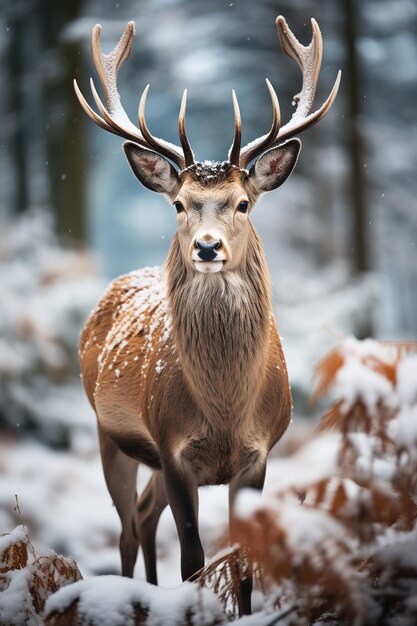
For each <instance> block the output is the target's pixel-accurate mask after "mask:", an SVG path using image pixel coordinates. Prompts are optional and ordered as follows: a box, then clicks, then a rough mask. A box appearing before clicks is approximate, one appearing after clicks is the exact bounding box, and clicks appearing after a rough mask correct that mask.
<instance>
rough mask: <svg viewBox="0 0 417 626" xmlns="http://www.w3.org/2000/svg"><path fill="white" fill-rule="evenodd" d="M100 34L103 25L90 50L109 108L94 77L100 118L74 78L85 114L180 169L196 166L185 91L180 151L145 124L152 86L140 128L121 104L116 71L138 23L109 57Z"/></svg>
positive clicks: (96, 28) (96, 29)
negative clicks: (166, 159)
mask: <svg viewBox="0 0 417 626" xmlns="http://www.w3.org/2000/svg"><path fill="white" fill-rule="evenodd" d="M100 33H101V26H100V25H99V24H96V26H94V28H93V32H92V40H91V48H92V54H93V61H94V66H95V68H96V71H97V74H98V76H99V78H100V83H101V86H102V89H103V93H104V97H105V100H106V106H104V104H103V102H102V101H101V99H100V96H99V95H98V93H97V90H96V87H95V85H94V81H93V79H92V78H91V79H90V86H91V91H92V94H93V97H94V100H95V103H96V105H97V108H98V110H99V112H100V114H101V115H98V114H97V113H96V112H95V111H94V109H92V108H91V107H90V105H89V104H88V102H87V100H86V99H85V98H84V96H83V94H82V93H81V91H80V89H79V87H78V84H77V81H76V80H75V79H74V89H75V93H76V95H77V97H78V100H79V101H80V104H81V106H82V107H83V109H84V111H85V112H86V113H87V115H88V116H89V117H90V118H91V119H92V120H93V121H94V122H95V123H96V124H98V125H99V126H101V127H102V128H104V129H105V130H107V131H109V132H110V133H114V134H115V135H118V136H119V137H124V138H125V139H130V140H132V141H135V142H136V143H138V144H140V145H142V146H145V147H146V148H151V149H152V150H155V151H156V152H158V153H159V154H162V155H164V156H166V157H168V158H169V159H171V161H173V162H174V163H176V164H177V165H178V167H179V168H180V169H184V168H185V167H189V166H190V165H193V164H194V162H195V161H194V154H193V151H192V149H191V146H190V144H189V142H188V139H187V135H186V132H185V102H186V91H185V92H184V96H183V100H182V104H181V110H180V116H179V120H178V129H179V136H180V141H181V145H182V150H181V148H179V147H178V146H174V145H173V144H171V143H168V142H167V141H164V140H163V139H158V138H156V137H154V136H153V135H152V134H151V133H150V131H149V130H148V127H147V125H146V121H145V104H146V96H147V94H148V90H149V85H147V86H146V87H145V89H144V91H143V94H142V97H141V100H140V104H139V129H138V128H136V126H135V125H134V124H132V122H131V121H130V119H129V117H128V116H127V114H126V111H125V110H124V108H123V106H122V104H121V102H120V95H119V92H118V90H117V72H118V71H119V68H120V66H121V65H122V63H124V61H126V59H127V58H128V57H129V55H130V51H131V49H132V42H133V37H134V36H135V23H134V22H129V23H128V24H127V26H126V28H125V30H124V32H123V34H122V36H121V37H120V40H119V42H118V44H117V45H116V47H115V48H114V50H113V51H112V52H111V53H110V54H103V52H102V51H101V46H100Z"/></svg>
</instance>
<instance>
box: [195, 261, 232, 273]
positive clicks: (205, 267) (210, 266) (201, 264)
mask: <svg viewBox="0 0 417 626" xmlns="http://www.w3.org/2000/svg"><path fill="white" fill-rule="evenodd" d="M224 264H225V261H224V260H221V259H219V260H218V261H216V260H215V261H194V267H195V269H196V270H197V272H201V273H203V274H215V273H216V272H221V270H222V269H223V265H224Z"/></svg>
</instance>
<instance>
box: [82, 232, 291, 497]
mask: <svg viewBox="0 0 417 626" xmlns="http://www.w3.org/2000/svg"><path fill="white" fill-rule="evenodd" d="M253 237H254V243H255V245H254V256H255V255H256V254H258V255H259V254H260V255H261V256H260V258H259V257H258V258H256V257H255V258H254V259H253V261H252V265H253V266H249V267H248V268H247V270H246V271H247V275H245V274H246V273H244V274H242V275H238V276H236V275H228V274H227V273H224V275H223V276H221V277H218V276H217V275H214V276H209V277H207V276H205V275H204V274H194V275H192V276H187V272H186V271H184V268H183V267H181V265H182V263H181V256H180V254H179V251H178V242H177V241H176V238H175V239H174V241H173V243H172V246H171V250H170V254H169V257H168V260H167V264H166V266H165V268H164V269H162V270H161V269H160V268H145V269H143V270H138V271H135V272H132V273H131V274H127V275H126V276H122V277H121V278H119V279H117V280H115V281H113V283H112V284H111V286H110V288H109V289H108V290H107V292H106V293H105V295H104V297H103V298H102V300H101V301H100V302H99V304H98V306H97V308H96V309H95V311H93V313H92V315H91V316H90V318H89V320H88V322H87V324H86V326H85V328H84V331H83V334H82V338H81V351H80V354H81V368H82V373H83V379H84V381H85V387H86V391H87V394H88V397H89V399H90V402H91V404H92V405H93V406H94V408H95V410H96V412H97V418H98V421H99V424H100V426H101V428H102V430H103V431H104V432H105V433H106V434H107V435H108V436H110V437H111V439H112V440H113V441H114V442H115V443H116V444H117V445H118V446H119V448H120V449H121V450H123V451H124V452H125V453H126V454H128V455H129V456H131V457H133V458H135V459H136V460H137V461H140V462H143V463H146V464H148V465H149V466H151V467H153V468H156V469H160V468H161V460H160V455H161V449H162V450H163V454H169V455H172V457H174V458H175V459H182V460H183V461H185V462H186V463H188V464H189V465H190V469H192V472H193V473H194V475H195V476H196V477H197V482H198V484H199V485H208V484H211V485H214V484H220V483H229V482H230V481H232V479H233V478H234V477H235V476H236V475H238V474H239V472H242V471H243V470H244V469H245V468H247V467H248V465H251V464H256V463H257V462H258V461H259V462H261V464H262V465H263V464H264V461H265V458H266V455H267V453H268V452H269V450H270V449H271V447H272V446H273V445H274V443H276V441H278V439H279V438H280V436H281V435H282V433H283V432H284V431H285V430H286V428H287V426H288V423H289V420H290V414H291V396H290V390H289V385H288V378H287V371H286V366H285V360H284V356H283V352H282V348H281V344H280V340H279V336H278V333H277V330H276V327H275V323H274V317H273V313H272V310H271V304H270V292H269V277H268V274H267V272H266V269H265V265H264V260H263V255H262V250H261V248H260V245H259V242H258V239H257V236H256V234H255V233H254V234H253ZM177 264H178V265H179V267H178V268H176V267H175V265H177ZM173 268H175V269H173ZM171 272H172V274H171ZM181 279H182V280H181ZM174 282H175V284H176V287H175V289H173V286H172V285H173V283H174Z"/></svg>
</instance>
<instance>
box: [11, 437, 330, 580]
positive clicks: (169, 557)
mask: <svg viewBox="0 0 417 626" xmlns="http://www.w3.org/2000/svg"><path fill="white" fill-rule="evenodd" d="M300 437H301V438H304V437H305V427H304V426H303V428H299V429H297V427H294V426H292V427H291V430H290V433H289V435H288V444H290V445H297V444H298V440H299V438H300ZM74 447H75V450H74V451H73V452H55V451H52V450H50V449H48V448H46V447H45V446H43V445H40V444H34V443H30V442H28V443H16V442H13V441H10V442H6V441H3V442H2V443H0V459H1V461H0V533H1V532H9V531H10V530H11V529H12V528H14V526H16V524H17V523H19V520H18V517H17V514H16V512H14V506H15V494H16V495H17V496H18V499H19V505H20V509H21V512H22V515H23V518H24V522H25V523H26V524H27V526H28V528H29V532H30V536H31V539H32V542H33V543H34V545H35V547H36V548H37V551H38V552H39V553H43V552H45V550H47V549H49V548H52V549H54V550H55V551H56V552H58V553H60V554H63V555H69V556H71V557H73V558H74V559H75V560H76V562H77V563H78V566H79V568H80V570H81V572H82V574H83V576H84V577H85V576H90V575H94V574H107V573H119V572H120V565H119V553H118V547H117V544H118V536H119V530H120V526H119V519H118V516H117V513H116V511H115V509H114V507H113V505H112V503H111V500H110V496H109V495H108V492H107V488H106V485H105V483H104V478H103V475H102V470H101V464H100V458H99V455H98V452H97V448H96V446H95V442H94V440H92V439H91V438H89V437H85V438H83V439H82V440H81V439H80V440H79V441H78V444H76V445H75V446H74ZM283 447H284V446H282V448H283ZM335 453H336V438H335V437H334V436H329V435H326V436H325V437H320V438H315V439H313V440H312V441H311V442H310V443H308V444H307V445H305V446H304V447H303V449H302V450H300V451H299V452H296V453H295V454H293V455H291V456H288V457H283V458H280V457H277V456H275V454H274V455H273V457H272V458H271V459H270V461H269V465H268V471H267V478H266V486H265V494H267V493H268V492H270V491H274V490H277V489H278V488H279V487H281V486H285V485H287V484H290V483H291V484H297V482H300V484H302V483H303V482H306V481H311V480H314V479H316V478H320V477H323V476H326V475H330V474H332V473H333V470H334V461H335ZM148 477H149V470H148V469H147V468H145V467H141V468H140V470H139V481H138V482H139V488H140V489H141V488H142V487H143V486H144V484H145V483H146V481H147V479H148ZM227 519H228V504H227V487H225V486H219V487H206V488H202V489H201V490H200V529H201V536H202V541H203V544H204V546H205V548H206V555H207V556H208V557H210V556H212V555H213V554H214V552H215V551H216V547H215V545H216V542H217V541H218V540H219V538H220V537H221V536H222V534H223V533H224V531H225V528H226V524H227ZM157 546H158V547H157V549H158V573H159V581H160V584H161V585H163V586H167V587H172V586H176V585H178V584H179V583H180V572H179V562H180V561H179V546H178V540H177V533H176V529H175V526H174V522H173V518H172V515H171V512H170V510H169V509H166V510H165V512H164V514H163V515H162V517H161V520H160V524H159V527H158V537H157ZM135 577H136V578H138V579H144V578H145V575H144V566H143V562H142V558H141V556H139V558H138V562H137V565H136V571H135Z"/></svg>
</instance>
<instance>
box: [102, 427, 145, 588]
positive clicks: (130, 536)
mask: <svg viewBox="0 0 417 626" xmlns="http://www.w3.org/2000/svg"><path fill="white" fill-rule="evenodd" d="M98 434H99V441H100V452H101V460H102V463H103V470H104V477H105V479H106V483H107V488H108V490H109V492H110V495H111V497H112V500H113V502H114V505H115V507H116V510H117V512H118V514H119V517H120V521H121V523H122V533H121V535H120V543H119V546H120V556H121V559H122V575H123V576H129V577H133V569H134V567H135V563H136V558H137V554H138V547H139V540H138V538H137V536H136V533H135V529H134V527H133V514H134V511H135V501H136V495H137V494H136V477H137V470H138V462H137V461H135V460H133V459H131V458H130V457H128V456H126V454H124V453H123V452H121V450H119V448H118V447H117V445H116V444H115V443H114V441H113V440H112V439H110V437H109V436H108V435H106V434H105V433H104V431H103V430H102V428H101V427H100V425H98Z"/></svg>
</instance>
